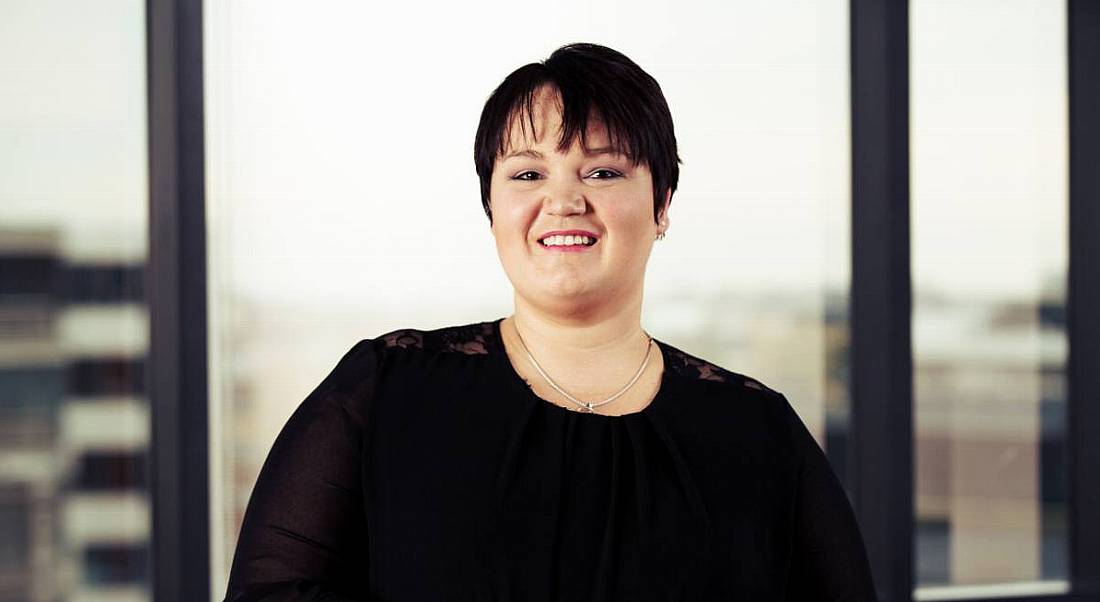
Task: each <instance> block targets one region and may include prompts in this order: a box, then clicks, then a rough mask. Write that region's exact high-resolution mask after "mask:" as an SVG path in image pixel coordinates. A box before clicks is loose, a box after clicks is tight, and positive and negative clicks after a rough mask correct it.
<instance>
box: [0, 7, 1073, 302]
mask: <svg viewBox="0 0 1100 602" xmlns="http://www.w3.org/2000/svg"><path fill="white" fill-rule="evenodd" d="M208 4H209V6H207V15H206V16H207V24H208V32H207V48H206V59H207V92H208V99H207V116H208V118H209V123H208V130H207V159H208V166H209V167H208V172H209V177H210V182H209V187H208V190H209V205H210V219H211V223H210V233H211V240H212V241H213V244H214V245H215V247H214V249H213V252H214V263H215V265H216V266H217V267H218V268H219V269H220V270H221V276H220V277H221V278H223V281H224V282H227V283H229V285H230V286H231V287H233V288H234V290H236V291H237V292H240V293H242V294H245V295H248V296H252V297H258V298H262V299H267V300H281V301H287V302H293V303H299V302H301V303H317V302H318V299H326V300H343V301H347V302H356V301H362V300H369V301H370V302H372V303H381V304H407V303H409V302H412V301H413V300H418V299H437V298H438V297H426V294H427V293H428V292H433V293H434V292H436V291H440V290H445V291H453V292H454V295H455V296H456V298H459V299H462V300H466V301H470V302H474V300H475V298H476V297H478V296H480V297H481V298H482V299H489V298H492V299H500V298H501V296H502V295H503V296H504V300H510V292H509V291H510V289H509V287H508V285H507V281H506V279H505V277H504V274H503V271H502V270H501V269H500V267H499V263H498V261H497V258H496V255H495V250H494V248H493V245H492V239H491V237H490V234H489V230H488V224H487V221H486V219H485V217H484V215H483V214H482V212H481V207H480V203H479V198H478V185H477V178H476V176H475V174H474V171H473V163H472V157H471V155H472V138H473V132H474V129H475V127H476V121H477V117H478V114H479V112H480V109H481V104H482V103H483V101H484V99H485V97H486V96H487V95H488V94H489V92H490V91H491V90H492V88H493V87H494V86H495V85H496V84H497V83H499V81H500V80H501V79H502V78H503V77H504V76H505V75H506V74H507V73H508V72H509V71H511V70H512V69H514V68H515V67H517V66H519V65H521V64H523V63H526V62H529V61H534V60H539V59H542V58H544V57H545V56H546V55H548V54H549V52H551V51H552V50H553V49H554V48H555V47H557V46H558V45H560V44H562V43H565V42H568V41H576V40H587V41H595V42H600V43H604V44H607V45H610V46H612V47H614V48H617V49H619V50H622V51H623V52H625V53H626V54H627V55H629V56H631V57H632V58H633V59H635V60H636V61H637V62H638V63H639V64H641V65H642V66H643V67H644V68H646V69H647V70H648V71H649V72H650V73H651V74H653V75H654V76H655V77H656V78H657V79H658V81H660V82H661V84H662V86H663V88H664V90H665V93H666V96H667V97H668V99H669V104H670V106H671V109H672V112H673V117H674V119H675V121H676V126H677V135H678V138H679V141H680V145H681V156H682V157H683V159H684V165H683V166H682V172H681V181H680V189H679V190H678V192H677V194H676V195H675V197H674V199H673V204H672V210H671V214H670V215H671V221H672V227H671V229H670V231H669V235H668V238H667V239H666V240H664V241H662V242H661V243H660V244H658V245H657V247H656V250H655V253H654V256H653V258H652V260H651V263H650V272H649V274H650V278H649V283H650V289H651V290H652V289H653V288H654V287H668V288H670V289H671V288H672V287H676V286H691V287H693V288H697V289H701V290H712V289H715V288H722V287H725V288H732V289H776V288H779V289H788V290H794V291H817V290H820V288H821V287H822V286H823V283H824V282H826V281H829V282H836V283H843V282H845V281H846V278H847V262H848V255H847V246H846V245H847V227H848V226H847V209H848V198H849V170H850V167H849V148H848V136H849V129H848V128H849V119H848V110H849V108H848V75H847V74H848V66H847V65H848V61H847V52H848V46H847V45H848V31H847V19H848V15H847V3H846V2H844V1H841V0H829V1H824V2H790V1H786V2H768V3H762V2H756V1H742V2H729V3H710V2H707V3H703V2H698V3H686V4H683V3H681V4H677V6H676V8H675V10H674V9H673V8H672V3H668V2H652V1H650V2H636V1H630V2H625V1H624V2H615V1H601V2H598V3H589V2H577V1H576V0H571V1H569V2H566V3H565V4H561V3H558V4H556V5H555V10H553V11H547V10H545V7H543V6H541V5H539V7H536V6H535V5H532V7H531V8H530V9H525V8H524V6H523V5H522V4H520V5H517V4H516V3H515V2H503V1H501V2H483V3H481V4H479V5H478V6H477V8H476V10H475V9H474V8H473V7H471V6H470V5H469V4H462V3H445V2H437V3H416V2H411V3H358V2H355V3H352V2H312V3H306V4H303V3H300V2H289V1H284V2H262V3H258V2H216V3H208ZM143 29H144V3H143V2H140V1H129V0H128V1H120V0H112V1H103V2H97V3H95V4H94V6H93V5H88V4H87V3H82V2H75V1H72V0H68V1H63V0H5V2H4V3H3V4H0V226H4V227H9V226H26V225H34V224H39V225H43V224H47V225H48V224H54V225H57V226H59V227H61V228H62V229H63V231H64V232H65V244H66V247H67V248H68V250H69V252H70V253H72V254H74V255H79V256H86V255H88V254H102V255H112V254H122V255H126V256H132V255H134V254H135V253H140V252H141V249H142V248H144V244H145V238H144V237H145V234H144V229H145V223H144V222H145V214H144V203H145V189H146V175H145V92H144V73H145V70H144V69H145V66H144V46H143V43H144V32H143ZM912 30H913V33H912V36H911V38H912V40H911V41H912V45H913V47H912V59H913V70H912V92H913V107H912V127H913V136H912V140H913V153H912V157H913V162H914V163H913V169H912V176H913V215H914V270H915V274H916V277H917V283H918V287H936V288H943V289H948V290H952V291H956V292H959V293H962V294H984V293H990V294H992V293H997V294H1004V293H1013V294H1024V295H1030V294H1032V293H1033V291H1034V290H1035V289H1036V287H1037V286H1038V283H1039V279H1040V273H1042V272H1046V271H1052V270H1057V269H1060V268H1061V267H1062V266H1064V263H1065V258H1064V255H1065V253H1064V247H1065V187H1066V177H1065V170H1066V138H1065V121H1066V107H1065V104H1066V95H1065V88H1066V80H1065V56H1064V48H1065V42H1064V40H1065V25H1064V4H1063V3H1060V2H1048V1H1044V0H1027V1H1025V0H984V1H968V2H966V3H956V2H933V1H930V0H920V1H915V2H913V8H912ZM349 274H350V275H351V276H352V277H350V278H349V277H348V276H349Z"/></svg>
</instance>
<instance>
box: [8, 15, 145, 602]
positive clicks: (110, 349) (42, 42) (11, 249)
mask: <svg viewBox="0 0 1100 602" xmlns="http://www.w3.org/2000/svg"><path fill="white" fill-rule="evenodd" d="M145 89H146V88H145V4H144V3H143V2H119V1H114V2H94V3H85V2H76V1H62V0H48V1H43V0H7V1H5V2H2V3H0V600H20V601H29V602H38V601H51V602H52V601H57V600H113V601H115V600H117V601H125V602H130V601H141V600H149V599H150V587H149V572H150V571H149V563H148V549H149V543H150V520H149V518H150V505H149V496H148V490H147V487H148V482H147V460H146V458H147V457H148V446H149V405H148V402H147V399H146V394H145V377H144V371H145V357H146V353H147V346H148V340H147V339H148V335H147V332H148V326H147V323H148V320H147V317H146V310H145V304H144V301H143V290H142V289H143V270H144V267H145V256H146V251H145V249H146V221H147V220H146V186H147V177H146V173H147V164H146V110H145V109H146V107H145V102H146V100H145V99H146V96H145Z"/></svg>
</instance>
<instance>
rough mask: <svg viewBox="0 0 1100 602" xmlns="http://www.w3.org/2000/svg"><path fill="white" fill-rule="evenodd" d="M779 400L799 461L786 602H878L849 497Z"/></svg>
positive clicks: (784, 400)
mask: <svg viewBox="0 0 1100 602" xmlns="http://www.w3.org/2000/svg"><path fill="white" fill-rule="evenodd" d="M778 395H780V397H781V398H782V403H783V404H784V406H785V407H784V411H785V412H786V413H787V415H788V420H789V421H790V423H791V428H792V429H793V435H794V443H795V447H796V457H798V458H800V460H799V468H798V491H797V494H796V495H797V499H796V501H795V516H794V550H793V554H792V557H791V565H790V575H789V578H788V580H787V585H788V588H789V589H788V592H789V593H788V596H787V599H788V600H791V601H797V602H801V601H809V600H815V601H819V600H820V601H824V600H828V601H837V602H839V601H845V602H868V601H874V600H875V590H874V586H873V584H872V581H871V568H870V565H869V563H868V560H867V552H866V550H865V548H864V545H863V538H862V536H861V535H860V533H859V527H858V526H857V524H856V519H855V514H854V513H853V512H852V506H851V504H849V502H848V497H847V495H846V494H845V493H844V489H843V487H841V485H840V481H839V480H838V479H837V477H836V474H835V473H834V472H833V470H832V468H831V467H830V466H829V461H828V459H827V458H826V457H825V453H824V452H823V451H822V450H821V447H820V446H818V444H817V441H815V440H814V438H813V436H812V435H811V434H810V432H809V431H808V430H807V429H806V425H805V424H803V422H802V420H801V419H800V418H799V417H798V415H797V414H796V413H795V411H794V409H793V408H791V406H790V404H789V403H788V402H787V398H786V397H784V396H782V394H778Z"/></svg>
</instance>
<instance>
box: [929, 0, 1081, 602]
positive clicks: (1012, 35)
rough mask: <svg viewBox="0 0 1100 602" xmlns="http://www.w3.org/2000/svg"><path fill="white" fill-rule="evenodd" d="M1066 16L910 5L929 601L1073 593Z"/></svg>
mask: <svg viewBox="0 0 1100 602" xmlns="http://www.w3.org/2000/svg"><path fill="white" fill-rule="evenodd" d="M1065 20H1066V14H1065V4H1064V2H1049V1H1047V0H982V1H968V2H938V1H932V0H916V1H915V2H913V3H912V4H911V22H910V27H911V43H912V49H911V55H910V56H911V67H912V80H911V102H912V200H913V204H912V227H913V282H914V315H913V328H914V337H913V344H914V350H913V352H914V360H915V366H914V369H915V399H916V416H915V420H916V437H917V441H916V445H917V448H916V495H917V499H916V533H917V565H916V578H917V583H918V585H919V586H921V587H922V589H920V590H918V597H924V598H929V599H931V598H935V597H938V596H954V597H961V596H970V595H975V596H996V595H1000V593H999V592H1004V593H1012V592H1021V593H1022V592H1029V591H1059V590H1061V589H1063V588H1064V583H1062V582H1060V581H1059V580H1062V579H1065V577H1066V565H1067V563H1066V514H1065V510H1066V488H1065V475H1064V471H1065V468H1066V466H1065V448H1064V444H1065V387H1064V369H1065V359H1066V341H1065V311H1064V310H1065V283H1066V245H1067V239H1066V236H1067V222H1066V210H1067V199H1066V185H1067V184H1066V170H1067V132H1066V118H1067V115H1066V103H1067V100H1066V50H1065V47H1066V30H1065ZM1040 582H1042V583H1040ZM959 587H962V589H958V588H959ZM944 588H946V589H944Z"/></svg>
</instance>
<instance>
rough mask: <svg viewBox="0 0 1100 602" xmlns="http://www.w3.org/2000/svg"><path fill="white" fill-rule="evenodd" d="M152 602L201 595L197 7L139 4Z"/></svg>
mask: <svg viewBox="0 0 1100 602" xmlns="http://www.w3.org/2000/svg"><path fill="white" fill-rule="evenodd" d="M146 36H147V37H146V44H147V54H146V56H147V70H148V102H149V105H148V111H149V263H148V274H147V276H148V277H147V283H148V288H147V291H148V306H149V317H150V348H149V371H150V378H149V383H148V385H149V397H150V404H151V407H152V434H153V435H152V443H151V450H150V454H151V459H152V462H151V468H150V485H151V494H152V500H153V541H152V578H153V584H152V586H153V599H155V600H157V601H158V602H176V601H181V602H182V601H192V600H207V599H209V598H210V591H211V590H210V566H209V565H210V551H209V548H210V538H209V535H208V533H209V513H210V505H209V492H208V484H207V474H208V466H207V460H208V458H207V456H208V453H207V445H208V441H207V367H206V360H207V349H206V328H207V324H206V242H205V240H206V235H205V208H204V169H203V161H204V152H203V81H202V64H203V62H202V0H147V2H146Z"/></svg>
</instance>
